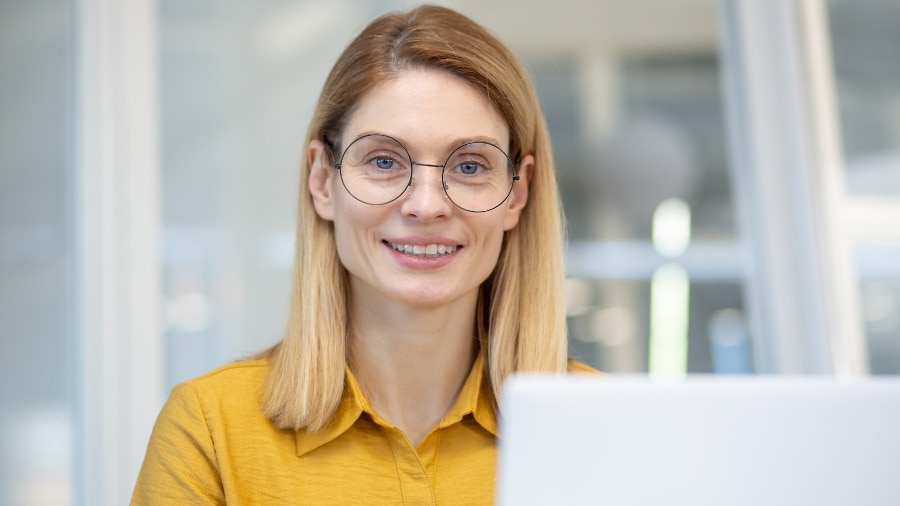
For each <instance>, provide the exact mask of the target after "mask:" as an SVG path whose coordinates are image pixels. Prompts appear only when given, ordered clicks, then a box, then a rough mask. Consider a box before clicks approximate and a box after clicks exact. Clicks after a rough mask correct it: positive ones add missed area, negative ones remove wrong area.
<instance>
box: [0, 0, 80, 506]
mask: <svg viewBox="0 0 900 506" xmlns="http://www.w3.org/2000/svg"><path fill="white" fill-rule="evenodd" d="M71 16H72V13H71V2H68V1H60V0H40V1H29V2H24V1H20V2H2V3H0V69H2V70H0V111H3V113H2V114H0V328H2V329H3V331H2V338H0V504H16V505H30V504H67V503H71V502H72V501H73V500H74V496H75V480H74V471H73V462H74V460H75V458H74V454H73V452H74V451H75V444H74V441H75V438H74V435H75V432H76V423H75V419H76V418H75V410H74V409H73V406H74V399H73V394H74V393H75V391H74V390H73V388H72V385H73V384H74V383H75V381H76V378H77V375H76V371H75V369H74V367H73V364H74V363H75V357H74V353H73V349H74V347H73V337H74V332H75V329H76V328H77V320H76V318H75V317H74V314H75V290H74V288H73V286H74V284H73V283H74V277H75V260H74V247H73V235H74V226H73V224H74V221H73V220H72V216H73V214H74V213H73V212H72V211H73V206H72V201H73V195H74V189H73V187H72V184H71V181H72V164H71V162H70V148H71V141H72V138H73V135H72V127H71V125H72V121H71V116H70V114H71V113H70V111H71V109H72V103H71V96H72V89H73V82H72V77H71V73H70V68H71V62H70V60H69V55H70V53H71V50H72V46H71V44H72V32H71V23H72V19H71Z"/></svg>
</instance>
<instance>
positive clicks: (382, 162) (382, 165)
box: [374, 158, 394, 169]
mask: <svg viewBox="0 0 900 506" xmlns="http://www.w3.org/2000/svg"><path fill="white" fill-rule="evenodd" d="M374 162H375V166H376V167H378V168H379V169H390V168H393V167H394V160H391V159H390V158H376V159H375V160H374Z"/></svg>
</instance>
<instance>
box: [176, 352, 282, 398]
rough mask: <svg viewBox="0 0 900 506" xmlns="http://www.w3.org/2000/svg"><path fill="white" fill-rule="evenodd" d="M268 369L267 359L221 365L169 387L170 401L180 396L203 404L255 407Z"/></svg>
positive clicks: (260, 395)
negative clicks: (171, 387) (170, 388)
mask: <svg viewBox="0 0 900 506" xmlns="http://www.w3.org/2000/svg"><path fill="white" fill-rule="evenodd" d="M267 373H268V361H267V360H266V359H257V360H242V361H239V362H232V363H230V364H227V365H223V366H221V367H218V368H216V369H213V370H212V371H209V372H207V373H206V374H203V375H201V376H198V377H196V378H194V379H191V380H188V381H185V382H183V383H179V384H178V385H176V386H175V388H173V389H172V393H171V395H170V401H173V400H176V399H180V400H182V401H185V400H189V401H192V402H196V403H199V404H200V405H201V406H204V407H205V408H214V407H220V408H221V407H224V406H230V407H232V408H233V407H237V406H244V407H246V408H248V409H254V410H258V409H259V406H260V403H261V399H262V393H263V386H264V384H265V381H266V374H267Z"/></svg>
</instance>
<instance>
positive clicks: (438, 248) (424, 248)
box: [389, 242, 456, 256]
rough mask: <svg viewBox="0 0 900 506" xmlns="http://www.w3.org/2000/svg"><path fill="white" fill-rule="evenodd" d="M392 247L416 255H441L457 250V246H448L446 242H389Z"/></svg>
mask: <svg viewBox="0 0 900 506" xmlns="http://www.w3.org/2000/svg"><path fill="white" fill-rule="evenodd" d="M389 244H390V245H391V247H392V248H394V249H395V250H397V251H399V252H401V253H407V254H410V255H416V256H440V255H446V254H447V253H453V252H454V251H456V246H447V245H446V244H428V245H422V244H397V243H393V242H392V243H389Z"/></svg>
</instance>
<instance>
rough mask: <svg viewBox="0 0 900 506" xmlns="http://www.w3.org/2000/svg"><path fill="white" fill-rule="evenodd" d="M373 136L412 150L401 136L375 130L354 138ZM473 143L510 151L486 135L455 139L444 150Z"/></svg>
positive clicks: (409, 144)
mask: <svg viewBox="0 0 900 506" xmlns="http://www.w3.org/2000/svg"><path fill="white" fill-rule="evenodd" d="M373 134H378V135H386V136H388V137H392V138H394V139H397V140H398V141H400V144H403V146H404V147H406V149H410V147H411V146H412V143H410V142H409V141H408V140H406V139H404V138H403V137H400V136H399V135H394V134H389V133H385V132H377V131H375V130H366V131H364V132H360V133H359V134H357V135H356V136H354V137H353V138H354V139H358V138H360V137H362V136H364V135H373ZM472 142H487V143H489V144H493V145H495V146H497V147H499V148H500V149H502V150H503V152H504V153H505V152H506V151H507V150H508V149H509V147H508V146H507V147H503V144H502V143H500V141H498V140H497V139H495V138H493V137H489V136H486V135H476V136H472V137H462V138H459V139H453V140H452V141H450V142H448V143H447V144H446V145H445V146H444V148H445V149H446V150H447V152H448V153H449V152H450V151H452V150H454V149H456V148H458V147H460V146H463V145H465V144H469V143H472ZM410 154H412V153H410Z"/></svg>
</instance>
